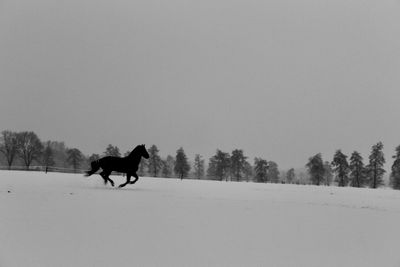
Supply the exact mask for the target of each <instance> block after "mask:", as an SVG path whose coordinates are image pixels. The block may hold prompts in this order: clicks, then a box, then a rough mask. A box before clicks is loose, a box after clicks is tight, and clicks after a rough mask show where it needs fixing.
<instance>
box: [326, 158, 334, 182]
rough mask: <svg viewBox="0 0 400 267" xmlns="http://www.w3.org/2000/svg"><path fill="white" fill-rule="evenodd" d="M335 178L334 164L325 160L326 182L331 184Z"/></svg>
mask: <svg viewBox="0 0 400 267" xmlns="http://www.w3.org/2000/svg"><path fill="white" fill-rule="evenodd" d="M332 179H333V170H332V165H331V164H330V163H329V161H325V162H324V184H325V185H326V186H330V185H331V183H332Z"/></svg>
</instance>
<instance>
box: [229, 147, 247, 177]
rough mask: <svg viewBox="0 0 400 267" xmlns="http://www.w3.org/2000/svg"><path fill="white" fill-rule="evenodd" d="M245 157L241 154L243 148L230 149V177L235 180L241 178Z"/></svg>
mask: <svg viewBox="0 0 400 267" xmlns="http://www.w3.org/2000/svg"><path fill="white" fill-rule="evenodd" d="M246 159H247V158H246V157H245V156H244V155H243V150H241V149H235V150H233V151H232V155H231V160H230V162H231V173H232V177H234V178H235V179H236V181H240V180H241V179H242V175H243V173H244V167H245V162H246Z"/></svg>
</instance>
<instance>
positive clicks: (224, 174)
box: [207, 149, 230, 181]
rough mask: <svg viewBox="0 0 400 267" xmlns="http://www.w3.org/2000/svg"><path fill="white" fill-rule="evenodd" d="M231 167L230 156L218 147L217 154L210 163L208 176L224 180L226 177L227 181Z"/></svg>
mask: <svg viewBox="0 0 400 267" xmlns="http://www.w3.org/2000/svg"><path fill="white" fill-rule="evenodd" d="M229 168H230V156H229V154H228V153H225V152H222V151H221V150H219V149H217V152H216V154H215V155H214V156H213V157H211V158H210V162H209V164H208V169H207V176H208V177H210V178H215V179H217V180H219V181H222V180H223V179H224V178H225V180H226V181H227V180H228V176H229Z"/></svg>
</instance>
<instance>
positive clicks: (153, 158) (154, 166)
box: [148, 145, 162, 177]
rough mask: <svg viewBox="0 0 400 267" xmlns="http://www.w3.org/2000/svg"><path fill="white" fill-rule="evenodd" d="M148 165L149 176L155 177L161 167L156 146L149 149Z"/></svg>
mask: <svg viewBox="0 0 400 267" xmlns="http://www.w3.org/2000/svg"><path fill="white" fill-rule="evenodd" d="M148 152H149V156H150V157H149V160H148V161H149V164H148V170H149V174H150V175H152V176H153V177H157V175H158V173H159V172H160V170H161V167H162V161H161V158H160V156H159V155H158V152H159V150H158V148H157V146H156V145H152V146H151V147H150V148H149V149H148Z"/></svg>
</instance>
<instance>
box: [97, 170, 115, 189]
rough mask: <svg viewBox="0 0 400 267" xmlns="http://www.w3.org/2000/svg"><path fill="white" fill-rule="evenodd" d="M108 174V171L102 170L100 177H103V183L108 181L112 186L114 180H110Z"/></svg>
mask: <svg viewBox="0 0 400 267" xmlns="http://www.w3.org/2000/svg"><path fill="white" fill-rule="evenodd" d="M110 174H111V172H110V171H105V170H103V171H102V172H101V173H100V175H101V177H103V180H104V184H107V182H110V184H111V185H112V186H114V181H113V180H111V179H110V177H109V176H110Z"/></svg>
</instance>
